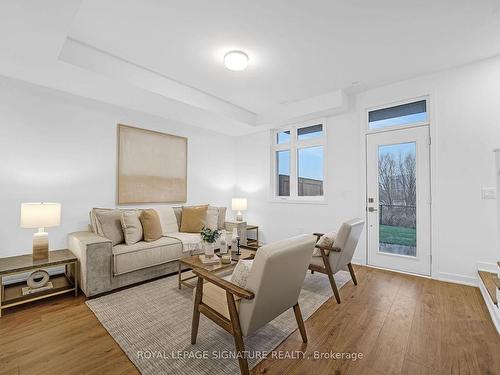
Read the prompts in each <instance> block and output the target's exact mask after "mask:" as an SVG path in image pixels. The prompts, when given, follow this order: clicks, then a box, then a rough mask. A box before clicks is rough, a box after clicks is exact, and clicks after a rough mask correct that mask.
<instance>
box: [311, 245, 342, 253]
mask: <svg viewBox="0 0 500 375" xmlns="http://www.w3.org/2000/svg"><path fill="white" fill-rule="evenodd" d="M314 247H315V248H317V249H321V250H326V251H336V252H337V253H340V252H341V251H342V249H340V248H338V247H335V246H333V247H328V246H320V245H314Z"/></svg>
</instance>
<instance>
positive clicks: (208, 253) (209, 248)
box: [204, 242, 215, 258]
mask: <svg viewBox="0 0 500 375" xmlns="http://www.w3.org/2000/svg"><path fill="white" fill-rule="evenodd" d="M204 247H205V257H207V258H212V257H213V256H214V247H215V246H214V244H213V243H209V242H204Z"/></svg>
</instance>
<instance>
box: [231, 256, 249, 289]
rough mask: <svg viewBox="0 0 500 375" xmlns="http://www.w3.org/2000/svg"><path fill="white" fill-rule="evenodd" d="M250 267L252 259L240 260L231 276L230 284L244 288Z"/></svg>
mask: <svg viewBox="0 0 500 375" xmlns="http://www.w3.org/2000/svg"><path fill="white" fill-rule="evenodd" d="M252 265H253V259H240V260H239V261H238V263H237V264H236V267H234V271H233V274H232V275H231V282H232V283H233V284H236V285H238V286H239V287H241V288H246V286H247V279H248V276H249V275H250V271H251V270H252Z"/></svg>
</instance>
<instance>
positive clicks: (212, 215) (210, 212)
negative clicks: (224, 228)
mask: <svg viewBox="0 0 500 375" xmlns="http://www.w3.org/2000/svg"><path fill="white" fill-rule="evenodd" d="M218 221H219V209H218V208H217V207H212V206H208V209H207V218H206V223H205V226H206V227H207V228H209V229H212V230H216V229H217V227H218V225H217V224H218Z"/></svg>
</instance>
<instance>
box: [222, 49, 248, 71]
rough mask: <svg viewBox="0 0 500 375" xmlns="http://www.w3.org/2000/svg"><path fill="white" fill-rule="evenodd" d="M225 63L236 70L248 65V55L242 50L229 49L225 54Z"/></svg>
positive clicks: (243, 68) (227, 66) (230, 68)
mask: <svg viewBox="0 0 500 375" xmlns="http://www.w3.org/2000/svg"><path fill="white" fill-rule="evenodd" d="M224 65H225V66H226V68H228V69H229V70H233V71H235V72H238V71H241V70H245V69H246V68H247V67H248V55H247V54H246V53H245V52H242V51H229V52H228V53H226V54H225V55H224Z"/></svg>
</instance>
